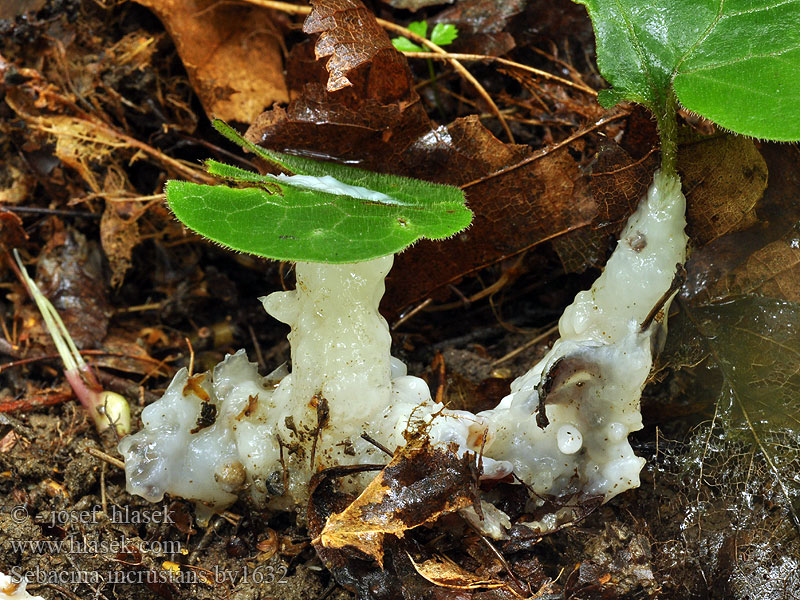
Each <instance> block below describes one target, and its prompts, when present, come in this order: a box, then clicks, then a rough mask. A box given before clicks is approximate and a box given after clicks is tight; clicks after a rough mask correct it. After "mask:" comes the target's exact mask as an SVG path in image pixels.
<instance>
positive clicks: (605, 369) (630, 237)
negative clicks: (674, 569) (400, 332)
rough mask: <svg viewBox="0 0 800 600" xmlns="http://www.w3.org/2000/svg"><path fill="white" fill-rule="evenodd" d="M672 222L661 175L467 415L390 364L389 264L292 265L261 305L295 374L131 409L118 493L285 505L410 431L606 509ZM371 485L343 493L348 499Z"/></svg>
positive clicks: (628, 463)
mask: <svg viewBox="0 0 800 600" xmlns="http://www.w3.org/2000/svg"><path fill="white" fill-rule="evenodd" d="M684 212H685V199H684V197H683V194H682V193H681V190H680V181H679V180H678V179H677V178H676V177H668V176H664V175H662V174H660V173H657V174H656V176H655V180H654V182H653V185H652V186H651V187H650V189H649V191H648V193H647V195H646V197H645V198H644V199H643V200H642V201H641V203H640V206H639V208H638V209H637V211H636V212H635V213H634V215H633V216H632V217H631V218H630V219H629V221H628V224H627V225H626V227H625V229H624V231H623V233H622V236H621V238H620V242H619V244H618V246H617V248H616V250H615V251H614V253H613V255H612V257H611V258H610V259H609V261H608V264H607V266H606V268H605V270H604V272H603V274H602V275H601V276H600V277H599V278H598V279H597V281H596V282H595V283H594V285H593V286H592V288H591V289H590V290H587V291H584V292H580V293H579V294H578V295H577V297H576V298H575V301H574V302H573V303H572V304H571V305H570V306H569V307H568V308H567V309H566V310H565V312H564V315H563V316H562V317H561V320H560V322H559V332H560V335H561V337H560V339H559V340H558V341H557V342H556V343H555V344H554V346H553V347H552V349H551V350H550V352H548V354H547V355H546V356H545V357H544V358H543V359H542V360H541V361H540V362H539V363H537V364H536V365H535V366H534V367H533V368H532V369H531V370H530V371H529V372H528V373H526V374H525V375H523V376H522V377H520V378H519V379H517V380H516V381H515V382H514V383H513V384H512V392H511V394H510V395H508V396H507V397H506V398H504V399H503V400H502V401H501V402H500V404H499V405H498V406H497V407H496V408H494V409H492V410H488V411H484V412H482V413H479V414H477V415H475V414H472V413H468V412H465V411H453V410H447V409H445V408H444V407H443V406H441V405H440V404H436V403H434V402H433V401H432V400H431V396H430V391H429V389H428V386H427V385H426V384H425V382H424V381H422V380H421V379H419V378H417V377H411V376H409V375H407V374H406V369H405V365H403V364H402V362H400V361H399V360H397V359H394V358H392V357H391V355H390V344H391V339H390V335H389V329H388V327H387V324H386V321H385V320H384V319H383V318H382V317H381V316H380V314H379V313H378V304H379V302H380V299H381V295H382V294H383V291H384V284H383V280H384V277H385V276H386V274H387V273H388V271H389V268H390V266H391V263H392V258H391V257H384V258H379V259H375V260H371V261H368V262H363V263H358V264H349V265H327V264H311V263H298V264H297V287H296V289H295V290H293V291H289V292H276V293H273V294H271V295H270V296H268V297H267V298H265V299H263V302H264V307H265V308H266V310H267V312H268V313H270V314H271V315H272V316H274V317H275V318H277V319H278V320H280V321H283V322H284V323H288V324H289V325H290V326H291V333H290V334H289V341H290V343H291V356H292V372H291V373H286V372H285V371H280V370H279V371H278V372H276V373H273V374H272V375H270V376H267V377H261V376H259V375H258V372H257V370H256V367H255V365H254V364H252V363H249V362H248V361H247V358H246V357H245V355H244V352H243V351H239V352H238V353H236V354H234V355H232V356H228V357H227V358H226V359H225V360H224V361H223V362H222V363H220V364H219V365H217V366H216V367H215V368H214V370H213V373H205V374H202V375H196V376H193V377H190V376H189V374H188V373H187V372H186V370H185V369H184V370H182V371H180V372H179V373H178V374H177V375H176V377H175V379H174V380H173V382H172V384H171V385H170V387H169V389H168V390H167V392H166V393H165V394H164V397H163V398H162V399H160V400H159V401H157V402H155V403H153V404H151V405H150V406H148V407H147V408H145V409H144V411H143V412H142V422H143V428H142V429H141V430H140V431H139V432H138V433H136V434H134V435H131V436H128V437H126V438H125V439H123V440H122V442H121V443H120V452H121V453H122V454H123V455H124V456H125V465H126V475H127V479H128V490H129V491H130V492H132V493H136V494H139V495H141V496H144V497H145V498H147V499H149V500H151V501H157V500H160V499H161V497H162V496H163V494H164V493H171V494H174V495H178V496H182V497H184V498H189V499H194V500H196V501H198V502H199V503H201V504H203V505H205V506H208V507H209V508H210V509H212V510H220V509H222V508H224V507H225V506H227V505H229V504H230V503H232V502H233V501H234V500H235V498H236V497H237V493H239V492H240V491H241V490H243V489H245V488H247V489H249V492H250V494H251V495H252V496H253V497H254V498H255V499H257V500H260V501H262V502H263V503H264V504H266V505H268V506H270V507H273V508H289V507H293V506H297V505H300V504H302V503H303V502H304V501H305V500H306V499H307V494H308V490H307V484H308V481H309V480H310V478H311V476H313V474H314V473H316V472H318V471H319V470H320V469H322V468H325V467H330V466H335V465H344V464H363V463H376V462H385V457H384V456H382V455H381V453H380V451H379V450H378V449H377V448H376V447H375V446H374V445H373V444H371V443H369V442H367V441H365V440H364V439H363V438H362V437H361V436H362V434H364V433H366V434H368V435H369V436H371V437H372V438H373V439H375V440H377V441H378V442H380V443H381V444H383V445H384V446H385V447H387V448H389V449H390V450H394V449H395V448H397V447H398V446H401V445H403V444H404V441H405V440H404V437H403V436H404V433H406V432H407V431H416V430H418V429H419V427H420V426H421V425H422V426H424V428H425V430H426V431H427V434H428V435H429V436H430V438H431V441H432V442H433V443H435V444H436V443H438V444H442V443H453V444H451V447H453V446H454V447H457V449H458V452H459V453H463V452H467V451H469V452H475V453H478V452H480V451H481V448H482V451H483V458H482V464H483V477H484V478H502V477H505V476H507V475H509V474H511V473H513V474H514V475H515V476H516V477H517V478H518V479H519V480H520V481H522V482H524V483H525V484H526V485H528V486H529V488H530V489H532V490H533V491H534V492H535V494H536V495H538V496H540V497H541V496H565V495H575V494H581V495H583V496H584V497H597V498H602V499H603V500H608V499H610V498H612V497H613V496H615V495H617V494H619V493H620V492H623V491H625V490H627V489H630V488H632V487H636V486H638V485H639V471H640V470H641V468H642V465H643V464H644V459H642V458H639V457H637V456H636V455H635V454H634V453H633V450H632V449H631V446H630V444H629V443H628V439H627V438H628V434H629V433H630V432H632V431H636V430H637V429H640V428H641V427H642V420H641V413H640V411H639V398H640V395H641V391H642V388H643V387H644V384H645V381H646V379H647V376H648V375H649V373H650V369H651V366H652V353H653V349H654V347H656V346H657V345H658V343H659V340H660V339H661V338H660V336H661V332H662V330H663V328H664V326H665V324H666V308H667V307H668V305H669V302H670V300H671V298H672V295H674V294H673V292H674V291H675V290H674V279H675V276H676V269H677V268H678V266H679V265H680V264H681V263H682V262H683V261H684V258H685V251H686V235H685V234H684V231H683V230H684V227H685V219H684ZM368 477H369V476H354V477H352V478H350V480H348V481H349V483H348V482H346V483H345V485H348V484H349V485H350V486H351V487H352V488H353V489H360V488H361V487H363V486H364V484H365V483H366V481H367V479H368ZM494 521H495V522H496V523H495V524H497V523H503V519H499V518H498V519H494ZM495 529H502V527H500V526H499V525H498V526H497V527H495ZM496 534H497V532H496V531H493V532H492V535H496Z"/></svg>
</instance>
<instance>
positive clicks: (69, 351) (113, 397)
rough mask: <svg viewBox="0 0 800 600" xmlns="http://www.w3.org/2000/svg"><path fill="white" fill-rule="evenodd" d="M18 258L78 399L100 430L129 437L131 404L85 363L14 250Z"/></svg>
mask: <svg viewBox="0 0 800 600" xmlns="http://www.w3.org/2000/svg"><path fill="white" fill-rule="evenodd" d="M14 259H15V260H16V262H17V266H18V267H19V272H20V275H21V277H22V280H23V281H24V282H25V286H26V287H27V288H28V293H29V294H30V295H31V297H32V298H33V300H34V302H36V306H37V307H38V308H39V312H40V313H41V315H42V319H44V324H45V326H46V327H47V331H48V332H49V333H50V337H52V338H53V343H55V345H56V350H58V354H59V356H61V360H62V362H63V363H64V376H65V377H66V379H67V381H68V382H69V385H70V387H71V388H72V391H73V392H75V395H76V396H77V397H78V400H80V402H81V404H82V405H83V407H84V408H85V409H86V410H87V411H88V412H89V415H90V416H91V417H92V420H93V421H94V424H95V427H96V428H97V431H98V432H101V433H102V432H103V431H105V430H106V429H108V428H109V427H110V426H112V425H113V426H114V427H115V429H116V431H117V433H118V434H119V435H126V434H128V433H129V432H130V430H131V415H130V408H129V406H128V401H127V400H125V398H124V397H122V396H121V395H119V394H117V393H115V392H109V391H106V390H103V388H102V386H101V385H100V383H99V382H98V381H97V377H96V376H95V374H94V371H92V369H91V367H90V366H89V365H88V364H86V361H84V360H83V357H82V356H81V353H80V352H79V351H78V348H77V346H75V342H74V341H72V336H70V334H69V331H67V328H66V326H65V325H64V321H63V320H62V319H61V315H59V314H58V311H57V310H56V309H55V307H54V306H53V304H52V303H51V302H50V301H49V300H48V299H47V298H46V297H45V296H44V294H42V292H41V290H40V289H39V286H37V285H36V282H35V281H33V279H31V277H30V275H28V271H27V270H26V269H25V266H24V265H23V264H22V260H21V259H20V257H19V252H17V250H16V249H15V250H14Z"/></svg>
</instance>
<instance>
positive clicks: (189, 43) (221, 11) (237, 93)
mask: <svg viewBox="0 0 800 600" xmlns="http://www.w3.org/2000/svg"><path fill="white" fill-rule="evenodd" d="M137 1H138V2H139V4H142V5H144V6H146V7H148V8H149V9H151V10H152V11H154V12H155V13H156V14H157V15H158V18H159V19H161V21H162V22H163V23H164V26H165V27H166V29H167V31H168V32H169V34H170V36H171V37H172V39H173V41H174V42H175V46H176V48H177V49H178V54H180V57H181V60H182V61H183V65H184V66H185V67H186V72H187V73H188V74H189V79H190V80H191V82H192V87H193V88H194V90H195V91H196V92H197V95H198V96H199V97H200V101H201V102H202V104H203V109H204V110H205V112H206V114H207V115H208V117H209V118H213V117H216V118H219V119H223V120H225V121H239V122H242V123H250V122H251V121H252V120H253V119H255V118H256V116H257V115H258V114H259V113H260V112H261V111H263V110H264V109H265V108H268V107H270V106H272V105H273V104H274V103H276V102H286V101H288V99H289V97H288V92H287V90H286V82H285V81H284V78H283V59H282V57H281V51H280V46H279V44H278V39H279V37H280V36H279V35H278V33H277V31H276V29H275V26H274V25H273V23H272V21H271V18H270V13H269V11H267V10H266V9H263V8H258V7H252V6H246V5H234V4H229V3H219V2H216V0H137Z"/></svg>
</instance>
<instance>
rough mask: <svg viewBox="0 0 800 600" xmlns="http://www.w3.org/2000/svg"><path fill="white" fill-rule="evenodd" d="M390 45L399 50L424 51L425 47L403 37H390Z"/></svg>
mask: <svg viewBox="0 0 800 600" xmlns="http://www.w3.org/2000/svg"><path fill="white" fill-rule="evenodd" d="M392 46H394V47H395V49H396V50H399V51H400V52H425V48H423V47H422V46H417V45H416V44H415V43H414V42H412V41H411V40H409V39H408V38H404V37H396V38H392Z"/></svg>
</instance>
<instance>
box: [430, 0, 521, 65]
mask: <svg viewBox="0 0 800 600" xmlns="http://www.w3.org/2000/svg"><path fill="white" fill-rule="evenodd" d="M525 4H526V2H525V0H463V1H462V2H459V3H458V4H456V5H455V6H453V7H451V8H447V9H445V10H443V11H442V12H440V13H439V14H438V15H436V18H434V19H431V27H433V24H434V23H449V24H453V25H455V26H456V27H457V28H458V38H457V39H456V40H455V42H454V43H453V45H452V46H450V47H448V50H451V51H452V52H467V53H473V54H486V55H489V56H502V55H504V54H506V53H507V52H509V51H511V50H512V49H513V48H514V46H516V42H515V41H514V37H513V36H512V35H511V34H510V33H509V32H507V31H505V29H506V27H507V25H508V22H509V21H510V20H511V18H512V17H514V16H516V15H518V14H519V13H520V12H522V11H523V10H524V9H525Z"/></svg>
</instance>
